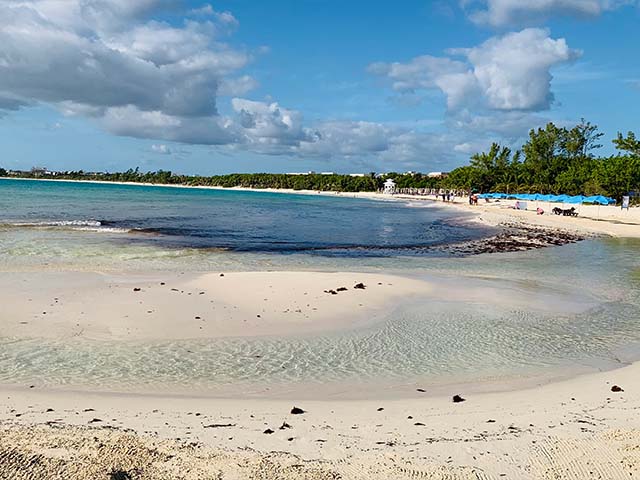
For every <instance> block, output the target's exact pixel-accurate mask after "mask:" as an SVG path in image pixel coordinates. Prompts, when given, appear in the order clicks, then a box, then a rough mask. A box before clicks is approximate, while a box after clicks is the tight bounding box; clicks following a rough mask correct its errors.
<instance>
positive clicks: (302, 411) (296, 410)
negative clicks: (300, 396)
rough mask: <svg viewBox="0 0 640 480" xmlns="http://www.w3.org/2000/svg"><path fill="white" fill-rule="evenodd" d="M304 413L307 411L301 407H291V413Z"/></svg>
mask: <svg viewBox="0 0 640 480" xmlns="http://www.w3.org/2000/svg"><path fill="white" fill-rule="evenodd" d="M303 413H305V411H304V410H303V409H301V408H298V407H293V408H292V409H291V415H302V414H303Z"/></svg>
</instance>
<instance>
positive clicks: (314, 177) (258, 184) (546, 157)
mask: <svg viewBox="0 0 640 480" xmlns="http://www.w3.org/2000/svg"><path fill="white" fill-rule="evenodd" d="M602 137H603V134H602V133H600V132H598V128H597V127H596V126H595V125H592V124H591V123H589V122H586V121H584V120H582V121H581V123H579V124H578V125H576V126H574V127H573V128H567V127H558V126H557V125H555V124H553V123H549V124H547V125H546V126H545V127H544V128H538V129H533V130H531V131H530V132H529V138H528V140H527V142H526V143H525V144H524V145H523V146H522V148H520V149H519V150H516V151H512V149H510V148H509V147H505V146H501V145H499V144H498V143H494V144H493V145H492V146H491V148H490V149H489V151H487V152H480V153H476V154H474V155H472V156H471V160H470V162H469V164H468V165H466V166H463V167H459V168H456V169H455V170H453V171H451V172H450V173H449V174H448V175H447V176H446V177H444V178H431V177H428V176H427V175H423V174H420V173H417V174H401V173H395V172H391V173H387V174H384V175H375V173H370V174H368V175H364V176H350V175H337V174H331V175H323V174H316V173H310V174H307V175H292V174H282V173H234V174H229V175H214V176H193V175H180V174H175V173H172V172H171V171H166V170H158V171H155V172H141V171H140V170H139V169H138V168H136V169H135V170H134V169H129V170H127V171H126V172H116V173H86V172H83V171H81V170H80V171H74V172H66V173H62V174H58V175H56V176H55V177H48V178H56V179H70V180H101V181H113V182H139V183H155V184H170V185H188V186H218V187H246V188H275V189H293V190H316V191H338V192H363V191H377V190H380V189H381V188H382V186H383V183H384V181H385V180H386V179H387V178H392V179H394V180H395V182H396V186H397V188H398V189H427V190H429V189H441V188H443V189H462V190H467V191H473V190H475V191H478V192H506V193H554V194H568V195H580V194H582V195H606V196H611V197H614V198H616V199H617V200H620V198H621V197H622V196H623V195H627V194H628V193H629V192H633V191H638V190H640V140H638V139H636V136H635V134H634V133H633V132H628V133H627V134H626V135H622V134H620V133H619V134H618V135H617V137H616V138H615V139H614V140H613V143H614V145H615V146H616V149H617V150H618V152H619V153H618V154H616V155H612V156H609V157H599V156H597V155H596V153H595V152H596V151H597V150H598V149H599V148H601V147H602V145H601V143H600V141H601V139H602ZM6 175H7V172H6V171H4V170H3V169H0V176H6ZM19 176H22V177H38V176H41V173H38V172H20V174H19Z"/></svg>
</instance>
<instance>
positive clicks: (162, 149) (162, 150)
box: [151, 143, 172, 155]
mask: <svg viewBox="0 0 640 480" xmlns="http://www.w3.org/2000/svg"><path fill="white" fill-rule="evenodd" d="M151 151H152V152H153V153H158V154H160V155H171V153H172V152H171V149H170V148H169V147H168V146H167V145H165V144H164V143H160V144H156V143H154V144H153V145H151Z"/></svg>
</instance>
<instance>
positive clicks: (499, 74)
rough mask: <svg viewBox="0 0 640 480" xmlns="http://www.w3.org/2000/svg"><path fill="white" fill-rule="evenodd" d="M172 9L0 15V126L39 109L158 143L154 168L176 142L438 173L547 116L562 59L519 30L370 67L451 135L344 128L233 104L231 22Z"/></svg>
mask: <svg viewBox="0 0 640 480" xmlns="http://www.w3.org/2000/svg"><path fill="white" fill-rule="evenodd" d="M181 5H183V2H181V1H180V0H136V1H135V2H134V1H131V0H4V1H2V2H0V115H1V114H2V112H8V111H11V110H17V109H20V108H28V107H29V106H31V105H38V104H46V105H49V106H52V107H53V108H56V109H58V110H59V111H60V112H62V113H63V114H64V115H73V116H76V117H84V118H87V119H89V120H90V121H92V122H95V123H96V124H98V125H99V126H101V127H102V128H103V129H105V130H106V131H108V132H110V133H112V134H114V135H120V136H128V137H133V138H140V139H152V140H153V141H154V142H157V143H153V145H152V146H151V147H150V149H151V152H154V153H157V154H164V155H168V154H171V153H173V154H174V155H175V154H176V152H177V151H175V150H174V149H172V148H170V147H169V146H167V144H165V143H164V142H176V143H183V144H201V145H215V146H224V147H225V148H230V149H235V150H246V151H251V152H258V153H264V154H271V155H289V156H298V157H301V158H305V157H309V156H313V157H320V158H330V157H342V158H349V159H375V160H376V161H377V162H378V164H379V163H380V162H384V163H386V164H389V165H392V166H397V165H398V164H405V165H415V164H416V162H420V163H421V164H423V165H424V164H430V165H442V164H443V163H446V162H448V161H451V159H452V158H456V156H457V157H459V156H460V155H463V154H465V153H467V152H468V151H470V150H471V149H472V148H474V147H475V146H478V145H482V144H483V142H485V141H486V140H485V139H486V132H487V131H491V129H492V128H500V127H502V128H504V129H513V130H514V131H515V130H516V129H517V128H519V124H518V122H517V121H516V119H515V118H511V117H510V116H509V115H507V113H510V112H516V111H524V110H528V109H529V110H535V109H537V108H545V107H547V106H548V105H549V103H550V102H551V99H552V97H551V94H550V87H549V82H550V74H549V70H550V68H552V67H553V66H554V65H557V64H559V63H563V62H566V61H568V60H569V59H570V58H571V57H572V56H573V55H574V52H573V51H572V50H570V49H569V48H568V47H567V45H566V42H564V40H553V39H551V38H549V37H548V33H546V32H545V31H542V30H527V31H523V32H519V33H516V34H510V35H506V36H503V37H496V38H494V39H491V40H489V41H488V42H485V43H484V44H482V45H480V46H478V47H475V48H471V49H466V50H457V51H455V52H451V53H450V54H449V55H448V56H445V57H431V56H422V57H417V58H415V59H413V60H411V61H410V62H408V63H404V64H403V63H392V64H387V63H377V64H373V65H371V66H370V68H369V70H370V71H371V72H372V73H373V74H376V75H379V76H381V77H383V78H385V79H388V80H389V81H390V82H391V84H392V87H393V88H394V89H395V90H396V91H398V92H404V93H405V94H407V93H412V94H413V95H415V96H416V98H418V97H419V96H420V95H423V94H424V93H425V92H426V91H429V90H439V91H442V92H443V93H444V94H445V95H446V98H447V102H448V105H449V109H450V110H451V111H456V112H458V113H457V115H456V117H455V120H456V121H458V122H461V123H459V124H455V123H451V122H453V119H448V120H447V122H449V124H448V125H445V126H448V127H449V128H448V129H447V130H446V131H445V132H444V133H442V132H441V133H429V132H424V131H421V130H420V129H419V128H411V127H410V126H406V125H398V124H396V125H389V124H384V123H379V122H365V121H356V120H349V121H345V120H339V121H338V120H318V121H313V122H310V123H306V122H305V120H304V118H303V115H302V113H301V112H299V111H297V110H295V109H292V108H289V107H285V106H282V105H281V104H280V103H278V102H276V101H273V100H268V101H255V100H249V99H247V98H243V97H244V95H246V94H247V93H248V92H250V91H251V90H253V89H255V88H256V87H257V86H258V84H257V81H256V80H255V79H254V78H252V77H251V76H249V75H246V74H243V72H242V70H243V68H244V67H245V66H246V65H247V64H248V63H249V62H250V61H251V55H249V54H247V53H246V52H244V51H242V50H240V49H237V48H234V47H232V46H231V45H229V44H228V43H226V41H223V38H226V36H227V35H228V34H229V32H230V30H231V29H230V27H235V26H237V20H236V19H235V17H233V15H232V14H230V13H228V12H222V13H219V12H217V11H216V10H214V9H213V7H211V6H209V5H204V6H203V7H201V8H199V9H198V10H197V11H191V12H182V13H184V14H185V15H186V16H185V20H184V21H183V23H181V24H178V25H176V24H168V23H166V22H164V21H161V20H160V19H161V18H162V16H161V15H157V14H158V13H161V12H162V11H163V9H165V10H166V9H178V8H181ZM221 97H223V99H224V101H225V103H226V102H227V101H228V102H229V104H230V110H229V113H225V114H222V113H221V110H222V111H223V112H226V111H227V109H226V108H222V109H219V105H218V104H219V101H220V99H221ZM226 97H230V99H227V98H226ZM475 102H479V103H480V104H479V105H476V104H475ZM225 106H226V105H225ZM483 108H490V109H494V110H497V111H502V112H506V113H505V115H504V118H503V120H502V122H503V123H502V124H499V125H495V126H489V125H488V123H489V120H486V122H485V123H487V124H485V125H484V126H482V125H481V121H480V120H479V118H481V117H479V116H478V115H475V116H474V115H472V116H471V117H470V118H466V117H465V116H464V112H467V111H469V110H471V109H476V110H478V111H481V110H482V109H483ZM514 115H515V114H514ZM492 118H495V117H492ZM523 123H524V122H523ZM514 135H515V134H514ZM453 146H457V147H455V148H454V147H453ZM354 161H355V160H354ZM392 168H393V167H392Z"/></svg>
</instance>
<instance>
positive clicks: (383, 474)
mask: <svg viewBox="0 0 640 480" xmlns="http://www.w3.org/2000/svg"><path fill="white" fill-rule="evenodd" d="M48 181H54V182H56V181H57V182H60V181H66V180H48ZM95 183H113V182H95ZM133 185H141V186H146V185H145V184H138V183H134V184H133ZM156 186H161V185H156ZM162 186H170V187H178V188H180V187H179V186H174V185H162ZM182 188H214V189H215V188H217V187H182ZM224 190H234V189H224ZM247 190H248V191H268V192H273V193H293V194H307V195H318V193H317V192H299V191H291V192H289V191H282V190H273V191H272V190H252V189H247ZM324 194H325V195H335V193H324ZM342 195H345V196H346V194H342ZM354 196H356V197H357V196H360V197H361V198H372V199H375V200H386V201H402V202H409V203H411V204H416V203H418V204H419V202H420V201H424V202H433V203H429V205H434V206H435V205H438V204H437V203H436V202H435V201H434V200H433V199H427V198H421V197H412V196H400V195H396V196H393V197H391V198H387V197H383V196H382V195H380V194H370V195H356V194H354ZM381 197H382V198H381ZM465 201H466V199H459V200H458V202H456V203H453V204H447V203H443V204H442V207H443V208H453V209H459V210H460V211H465V212H471V213H473V214H475V216H476V217H475V220H474V221H479V222H482V223H483V224H486V225H493V226H500V227H502V228H514V229H515V230H517V232H516V234H514V235H515V236H516V237H517V235H518V234H522V232H523V231H526V230H527V229H531V230H532V231H533V232H538V233H539V234H540V235H547V233H545V232H548V231H551V232H555V233H554V234H553V235H554V236H552V237H551V239H550V240H549V244H550V245H551V244H554V243H553V242H554V241H555V239H557V238H559V237H561V236H562V235H565V234H567V232H571V235H574V236H575V237H576V238H577V237H583V236H590V235H596V236H597V235H611V236H621V237H633V236H636V237H638V236H640V229H639V228H638V227H637V226H636V225H619V224H615V223H604V222H602V221H600V222H598V223H594V222H597V220H593V219H589V218H584V217H582V218H581V217H578V218H577V219H574V218H568V217H555V216H547V215H543V216H536V215H535V212H531V211H516V210H513V209H510V208H501V207H504V206H505V205H507V206H508V205H509V204H510V203H512V202H500V203H491V204H481V205H479V206H477V207H470V206H468V205H465V204H464V202H465ZM438 203H440V202H438ZM425 204H426V203H425ZM545 210H546V209H545ZM636 210H638V211H639V212H640V209H636ZM582 213H584V215H591V211H590V210H588V209H586V208H585V210H582ZM632 213H633V214H634V215H635V214H636V212H635V211H634V212H632ZM592 223H593V225H592ZM510 225H511V226H512V227H509V226H510ZM614 227H615V228H614ZM634 229H635V230H638V231H634ZM518 232H519V233H518ZM538 233H532V234H531V235H533V236H534V237H535V235H537V234H538ZM568 238H570V239H571V238H573V237H568ZM507 240H508V241H511V237H509V238H507ZM484 243H485V244H487V243H488V244H490V242H488V241H485V242H484ZM485 246H486V245H485ZM489 246H490V247H491V248H493V247H492V246H491V245H489ZM529 247H531V246H530V245H526V244H525V245H521V246H520V247H518V248H516V249H515V250H518V249H528V248H529ZM531 248H534V247H531ZM498 258H499V257H498ZM221 274H222V275H221ZM469 278H470V277H465V276H464V275H460V276H459V277H455V278H453V276H452V277H451V278H447V279H445V281H442V280H443V279H442V278H440V282H439V283H438V282H429V281H428V280H425V279H418V278H413V277H412V276H410V275H388V274H374V273H358V272H334V273H329V272H313V271H294V272H286V271H269V272H210V273H209V274H202V273H199V274H196V273H191V274H181V273H178V272H172V273H168V272H146V273H144V272H138V273H135V274H134V273H132V272H123V273H121V274H116V273H114V272H111V273H104V272H102V273H101V272H73V271H57V272H48V273H43V272H21V273H17V274H16V273H15V272H14V273H5V274H4V275H0V302H2V303H3V304H4V305H5V306H6V308H8V310H7V312H5V317H3V318H2V319H0V327H2V331H3V332H7V333H8V335H9V336H11V337H12V338H14V339H20V338H31V337H33V338H40V339H44V340H47V339H54V340H56V341H60V342H68V341H70V340H71V339H74V338H80V339H81V340H80V341H84V340H83V339H85V340H87V341H88V342H94V343H95V342H104V341H105V340H109V341H114V342H116V343H117V342H123V343H125V342H127V341H128V340H136V341H141V342H154V341H174V340H176V339H200V340H203V341H207V340H213V339H218V338H228V337H233V338H237V337H242V336H255V335H264V336H269V335H273V336H275V337H281V336H283V335H285V334H287V333H288V332H289V331H290V330H291V329H292V328H293V329H295V330H296V333H299V334H302V335H304V334H308V335H312V334H317V333H320V332H332V331H335V332H339V331H340V330H341V329H349V328H353V329H358V328H367V327H369V326H371V325H374V324H375V322H376V321H378V320H379V319H380V318H381V315H383V314H384V312H385V311H386V310H388V309H389V308H391V306H393V305H397V304H398V303H400V302H408V301H410V300H411V299H412V298H415V297H420V298H421V299H422V300H425V299H440V300H441V299H442V298H445V297H446V298H447V299H448V300H450V301H461V302H473V301H479V303H478V308H482V300H483V299H484V298H487V299H489V297H490V299H489V300H490V301H489V302H488V303H491V302H493V303H497V302H498V301H500V302H505V303H504V305H506V306H508V307H509V308H512V309H513V310H514V311H517V310H518V308H521V307H523V306H524V305H527V302H531V299H530V297H529V296H528V295H527V292H523V291H519V290H517V289H516V288H513V289H509V290H507V291H503V292H502V294H501V295H500V297H499V298H498V297H497V295H498V293H496V292H499V291H501V288H500V285H498V284H496V285H494V286H493V287H491V288H490V286H488V285H484V286H483V287H484V288H478V289H474V285H475V284H474V282H472V281H469V282H468V283H465V286H464V288H462V289H459V288H456V285H457V284H456V283H455V282H456V281H457V282H460V281H462V280H465V279H466V280H469ZM358 283H364V284H365V288H364V289H360V288H355V286H356V285H357V284H358ZM477 285H479V286H482V285H480V284H479V283H478V284H477ZM343 287H344V288H345V290H341V288H343ZM331 290H335V293H331ZM338 290H340V291H338ZM547 293H548V292H542V294H540V296H539V297H538V299H539V303H540V305H539V306H536V307H532V308H539V309H544V308H546V309H549V311H554V312H555V311H557V312H558V314H559V315H560V314H562V312H563V311H565V310H564V309H565V308H566V309H567V310H566V311H570V309H572V308H578V307H576V306H575V305H564V306H563V304H558V303H556V302H555V301H554V297H553V295H549V296H547ZM3 296H4V297H3ZM583 297H584V298H582V297H580V298H578V297H575V298H574V297H573V296H572V297H571V300H572V303H573V304H576V305H578V304H580V308H587V307H586V304H588V298H589V296H588V294H585V295H583ZM3 298H4V300H3ZM16 299H19V301H16ZM556 301H557V299H556ZM427 304H428V303H427ZM205 307H206V308H205ZM213 307H215V308H216V312H217V313H215V315H214V314H213ZM576 311H578V310H576ZM203 312H206V313H203ZM85 315H87V316H88V317H91V319H86V318H85ZM130 315H131V316H132V317H133V320H132V319H129V316H130ZM177 318H179V319H180V321H179V322H176V319H177ZM345 319H346V321H345ZM134 321H135V322H134ZM133 323H135V325H133ZM249 332H251V333H250V334H249ZM44 340H43V341H44ZM185 354H186V353H182V354H181V355H185ZM93 355H97V353H96V352H93ZM27 359H28V356H27ZM583 367H584V370H583V371H578V369H577V368H576V369H575V370H572V371H571V372H569V371H568V369H567V371H566V372H565V373H566V376H560V378H559V376H557V375H556V376H554V375H550V376H549V377H545V376H544V375H538V376H533V375H532V374H531V372H523V373H522V375H521V377H520V378H510V379H506V380H505V381H503V382H502V383H501V382H500V381H499V380H498V381H496V382H494V383H491V382H484V383H483V382H482V381H478V380H479V379H476V380H471V381H469V382H463V383H451V384H444V385H435V384H434V385H431V384H429V383H428V381H424V383H423V384H421V383H420V382H419V381H415V380H411V379H406V380H403V381H398V382H396V384H394V385H390V386H387V387H386V391H385V388H384V386H383V387H382V388H380V389H378V390H375V389H371V390H366V391H365V390H364V389H363V390H362V391H365V395H364V396H366V397H367V398H366V399H363V398H362V395H361V396H360V397H358V396H357V395H356V396H353V397H352V398H349V396H345V395H344V390H346V389H349V388H350V389H354V390H357V389H358V388H363V387H362V385H357V384H353V385H350V384H348V382H346V383H345V385H344V386H341V385H339V386H338V387H335V386H334V388H333V390H332V389H331V388H325V387H323V386H322V385H315V386H314V387H313V388H311V387H309V388H307V391H305V393H304V394H301V393H296V390H295V389H294V388H289V389H287V388H283V389H282V391H278V392H276V394H273V395H266V394H265V392H264V390H261V388H264V385H258V386H256V387H254V388H253V390H247V391H245V392H243V393H242V395H240V397H241V398H238V397H237V396H236V397H233V396H228V395H227V396H225V395H219V396H216V395H198V393H199V390H198V386H197V384H196V382H192V385H193V387H192V391H191V392H189V391H187V390H186V389H185V392H184V393H185V394H175V393H176V392H173V393H172V392H171V391H153V392H151V391H148V390H147V391H146V393H142V392H141V393H134V392H133V391H132V392H127V391H120V392H118V391H117V386H116V385H115V384H113V383H110V382H106V384H105V385H104V388H105V389H106V390H107V391H97V390H93V391H92V389H91V388H90V387H87V388H86V389H82V388H74V387H69V388H68V389H67V388H65V387H64V386H61V387H58V388H56V387H52V386H47V385H46V384H43V385H39V384H34V385H29V384H27V383H24V384H22V386H20V385H16V384H19V383H20V382H14V384H13V385H9V384H8V383H4V382H2V381H0V394H2V396H3V398H4V400H3V402H1V403H0V466H1V467H2V471H0V478H11V479H12V480H22V479H25V480H26V479H27V478H29V479H31V478H59V477H60V476H61V475H62V477H64V478H70V479H76V478H77V479H84V478H96V479H105V480H113V479H114V478H116V479H134V478H135V479H136V480H147V479H148V480H151V479H153V480H157V479H174V478H175V479H193V480H195V479H200V478H230V479H233V478H237V479H240V478H243V479H244V478H255V479H265V478H268V479H271V478H273V479H275V478H278V479H283V480H288V479H298V478H306V479H308V480H316V479H317V480H329V479H333V480H335V479H338V478H345V479H362V480H364V479H374V480H378V479H380V480H382V479H384V480H387V479H389V478H393V479H396V478H398V479H407V480H409V479H415V478H432V479H438V478H448V479H456V480H457V479H465V480H466V479H470V480H471V479H474V480H478V479H482V480H489V479H491V480H497V479H501V478H513V479H518V480H519V479H524V480H534V479H535V480H538V479H545V478H548V479H551V478H567V479H569V480H582V479H591V478H593V479H595V478H640V416H638V415H637V413H638V412H640V391H638V388H637V378H638V375H640V362H633V363H631V364H629V365H623V364H619V365H613V363H611V364H610V365H607V366H602V365H600V366H598V365H587V364H586V363H585V364H584V365H583ZM609 367H610V369H609ZM616 367H618V368H616ZM98 368H100V366H98ZM123 368H127V366H126V365H123ZM603 368H604V369H606V370H605V371H602V369H603ZM598 369H600V371H599V372H594V370H598ZM502 380H504V379H502ZM54 384H55V382H54ZM141 385H142V386H143V388H144V385H145V384H144V382H141ZM614 385H616V386H619V387H620V391H618V390H612V387H613V386H614ZM269 387H270V388H272V389H274V390H275V389H278V388H280V386H279V384H277V383H276V382H273V384H270V385H269ZM336 388H337V389H338V394H336V393H335V392H336ZM341 388H342V389H343V390H342V393H343V395H340V394H339V393H340V389H341ZM298 392H299V390H298ZM454 395H459V396H460V397H462V398H463V399H464V401H461V402H454V401H453V396H454ZM293 407H298V408H302V409H304V411H305V412H304V413H302V414H292V413H291V409H292V408H293ZM7 475H8V476H7ZM116 475H118V476H116Z"/></svg>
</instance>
